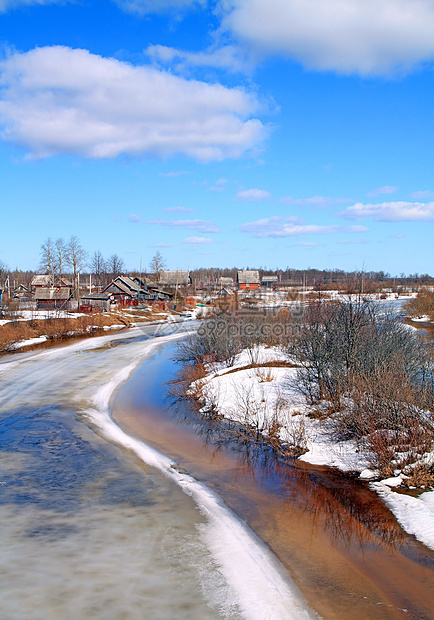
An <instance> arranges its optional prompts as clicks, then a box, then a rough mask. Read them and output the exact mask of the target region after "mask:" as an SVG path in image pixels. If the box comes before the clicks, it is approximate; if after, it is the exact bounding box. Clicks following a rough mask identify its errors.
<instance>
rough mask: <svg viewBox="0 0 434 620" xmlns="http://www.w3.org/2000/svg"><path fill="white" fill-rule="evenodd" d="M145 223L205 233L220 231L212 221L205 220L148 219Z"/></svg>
mask: <svg viewBox="0 0 434 620" xmlns="http://www.w3.org/2000/svg"><path fill="white" fill-rule="evenodd" d="M147 224H156V225H158V226H168V227H169V228H188V229H189V230H198V231H200V232H207V233H218V232H220V229H219V227H218V226H216V225H215V224H214V223H213V222H206V221H205V220H149V221H148V222H147Z"/></svg>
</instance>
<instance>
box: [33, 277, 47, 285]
mask: <svg viewBox="0 0 434 620" xmlns="http://www.w3.org/2000/svg"><path fill="white" fill-rule="evenodd" d="M50 282H51V276H47V275H38V276H34V277H33V279H32V282H31V285H32V286H49V284H50Z"/></svg>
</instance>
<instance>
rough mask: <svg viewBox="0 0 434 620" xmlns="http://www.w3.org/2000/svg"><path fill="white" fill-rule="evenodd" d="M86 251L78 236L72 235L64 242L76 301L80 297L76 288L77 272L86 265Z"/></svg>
mask: <svg viewBox="0 0 434 620" xmlns="http://www.w3.org/2000/svg"><path fill="white" fill-rule="evenodd" d="M86 256H87V254H86V251H85V250H84V248H83V247H82V245H81V243H80V240H79V239H78V237H76V236H73V237H71V239H70V240H69V241H68V243H67V244H66V262H67V263H68V265H69V266H70V267H71V269H72V274H73V277H74V289H75V296H76V299H77V301H78V300H79V298H80V292H79V290H78V274H79V273H80V271H81V270H82V269H83V267H84V266H85V265H86Z"/></svg>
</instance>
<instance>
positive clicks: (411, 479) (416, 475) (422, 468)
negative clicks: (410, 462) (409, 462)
mask: <svg viewBox="0 0 434 620" xmlns="http://www.w3.org/2000/svg"><path fill="white" fill-rule="evenodd" d="M404 475H405V476H406V478H405V479H404V481H403V485H404V486H405V487H407V488H409V487H433V486H434V464H433V463H432V462H431V463H416V464H415V465H414V466H410V467H406V468H405V469H404Z"/></svg>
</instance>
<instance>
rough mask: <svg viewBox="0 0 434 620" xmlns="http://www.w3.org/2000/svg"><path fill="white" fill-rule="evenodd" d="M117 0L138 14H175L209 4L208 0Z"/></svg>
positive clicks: (122, 7)
mask: <svg viewBox="0 0 434 620" xmlns="http://www.w3.org/2000/svg"><path fill="white" fill-rule="evenodd" d="M115 2H116V4H117V5H118V6H119V7H120V8H121V9H122V10H124V11H127V12H128V13H137V14H138V15H149V14H151V13H152V14H158V13H169V12H170V13H172V14H173V12H178V13H179V12H184V11H186V10H188V9H191V8H196V7H200V6H205V5H206V4H207V0H115Z"/></svg>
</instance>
